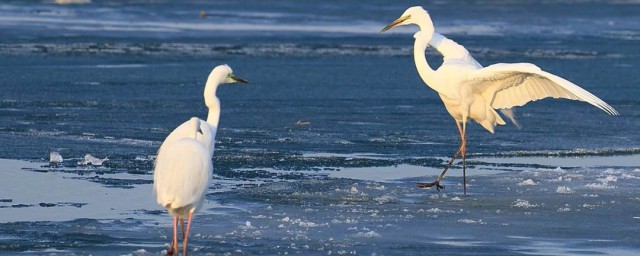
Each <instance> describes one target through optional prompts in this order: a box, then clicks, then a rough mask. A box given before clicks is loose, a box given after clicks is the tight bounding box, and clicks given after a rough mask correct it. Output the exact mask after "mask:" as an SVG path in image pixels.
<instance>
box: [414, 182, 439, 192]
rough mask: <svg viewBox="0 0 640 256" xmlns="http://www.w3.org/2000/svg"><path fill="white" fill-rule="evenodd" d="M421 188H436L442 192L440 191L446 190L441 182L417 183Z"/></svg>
mask: <svg viewBox="0 0 640 256" xmlns="http://www.w3.org/2000/svg"><path fill="white" fill-rule="evenodd" d="M416 185H418V187H420V188H430V187H433V186H436V189H437V190H438V191H440V189H444V186H442V185H440V181H438V180H436V181H434V182H418V183H416Z"/></svg>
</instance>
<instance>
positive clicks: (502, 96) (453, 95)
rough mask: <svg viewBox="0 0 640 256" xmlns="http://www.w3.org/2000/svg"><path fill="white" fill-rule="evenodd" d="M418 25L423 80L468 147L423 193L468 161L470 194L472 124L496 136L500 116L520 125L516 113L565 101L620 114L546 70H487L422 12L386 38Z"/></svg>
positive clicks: (413, 10)
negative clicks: (433, 59) (438, 58)
mask: <svg viewBox="0 0 640 256" xmlns="http://www.w3.org/2000/svg"><path fill="white" fill-rule="evenodd" d="M410 24H415V25H418V27H419V28H420V31H418V32H417V33H415V35H414V38H415V42H414V45H413V58H414V61H415V64H416V68H417V69H418V74H419V75H420V78H422V81H424V82H425V83H426V84H427V85H428V86H429V87H431V89H433V90H435V91H436V92H437V93H438V94H439V95H440V98H441V99H442V102H443V103H444V105H445V108H446V109H447V111H448V112H449V114H450V115H451V116H452V117H453V119H454V120H455V122H456V125H457V126H458V132H459V133H460V138H461V139H462V143H461V145H460V148H459V149H458V151H457V152H456V153H455V154H454V156H453V157H452V158H451V161H449V163H448V165H447V166H446V167H445V169H444V170H443V171H442V173H441V174H440V175H439V176H438V178H437V179H436V180H435V181H434V182H425V183H418V186H420V187H432V186H436V188H437V189H441V188H444V187H443V186H442V185H441V184H440V181H441V180H442V178H443V177H444V175H445V173H446V172H447V170H448V169H449V168H450V167H451V165H452V164H453V162H454V161H455V159H456V158H458V157H459V156H462V170H463V177H464V183H463V186H464V193H465V194H466V193H467V186H466V146H467V143H466V139H465V134H466V124H467V122H468V121H469V120H473V121H476V122H477V123H478V124H480V125H481V126H482V127H484V128H485V129H487V130H488V131H489V132H491V133H493V132H494V131H495V127H496V126H497V125H505V124H506V123H505V121H504V120H503V119H502V117H501V116H500V115H499V114H498V113H497V112H496V110H500V111H501V112H502V113H503V114H504V115H505V116H506V117H508V118H509V119H511V120H512V121H514V123H515V119H514V118H513V113H512V112H511V111H510V109H511V108H513V107H517V106H522V105H524V104H526V103H528V102H531V101H536V100H540V99H543V98H548V97H552V98H564V99H570V100H579V101H584V102H587V103H589V104H591V105H593V106H595V107H597V108H599V109H601V110H603V111H605V112H606V113H608V114H610V115H614V116H615V115H618V112H617V111H616V110H615V109H614V108H613V107H611V106H609V104H607V103H606V102H604V101H602V100H601V99H599V98H598V97H596V96H594V95H593V94H591V93H589V92H588V91H586V90H584V89H582V88H580V87H579V86H577V85H575V84H573V83H571V82H569V81H567V80H565V79H564V78H562V77H559V76H556V75H554V74H551V73H548V72H545V71H543V70H541V69H540V68H539V67H537V66H536V65H533V64H530V63H509V64H507V63H499V64H494V65H491V66H488V67H484V68H483V67H482V66H481V65H480V64H479V63H478V62H477V61H476V60H475V59H473V57H471V55H470V54H469V51H467V49H465V48H464V47H463V46H461V45H459V44H457V43H456V42H454V41H452V40H450V39H448V38H446V37H444V36H443V35H441V34H438V33H435V29H434V26H433V22H432V21H431V17H430V16H429V13H428V12H427V11H426V10H424V9H423V8H422V7H420V6H414V7H410V8H408V9H407V10H406V11H405V12H404V13H403V14H402V15H401V16H400V18H398V19H396V20H395V21H393V22H392V23H391V24H389V25H388V26H386V27H385V28H383V29H382V30H381V31H380V32H381V33H382V32H385V31H387V30H389V29H391V28H394V27H396V26H404V25H410ZM429 45H431V46H433V47H434V48H436V50H438V52H440V53H441V54H442V55H443V63H442V65H441V66H440V67H438V68H437V69H436V70H434V69H432V68H431V67H430V66H429V63H427V59H426V57H425V50H426V49H427V47H428V46H429Z"/></svg>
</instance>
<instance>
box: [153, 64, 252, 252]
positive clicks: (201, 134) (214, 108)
mask: <svg viewBox="0 0 640 256" xmlns="http://www.w3.org/2000/svg"><path fill="white" fill-rule="evenodd" d="M235 82H240V83H248V82H247V81H246V80H244V79H242V78H239V77H237V76H235V75H234V74H233V71H232V70H231V68H230V67H229V66H227V65H220V66H217V67H215V68H214V69H213V70H212V71H211V73H210V74H209V77H208V79H207V83H206V85H205V88H204V102H205V105H206V106H207V107H208V108H209V114H208V116H207V121H204V120H201V119H199V118H196V117H193V118H192V119H190V120H188V121H186V122H184V123H182V124H181V125H180V126H178V127H177V128H176V129H174V130H173V131H172V132H171V133H170V134H169V136H167V138H166V139H165V140H164V141H163V142H162V145H161V146H160V149H159V150H158V157H157V159H156V167H155V169H156V170H155V172H154V191H156V195H157V199H158V203H159V204H160V205H162V206H163V207H166V208H167V209H169V208H168V207H167V203H170V202H168V201H161V198H160V196H159V194H158V191H159V190H158V189H160V190H162V191H165V190H166V193H169V194H170V193H175V191H174V190H171V189H170V188H167V189H165V188H163V187H162V186H159V185H157V184H156V182H155V181H156V180H157V179H156V177H159V176H158V168H170V167H162V166H160V164H161V163H165V165H166V162H167V161H176V162H177V163H179V162H180V161H183V160H174V158H176V157H178V156H180V155H178V156H176V154H178V153H179V152H174V151H176V150H175V149H174V148H175V146H174V144H176V143H177V142H180V141H182V140H183V139H190V140H193V139H195V140H197V141H198V142H199V143H200V144H201V145H203V146H204V148H205V149H206V152H207V154H206V155H207V157H208V158H207V163H208V165H210V166H211V167H210V168H209V169H208V171H207V173H208V175H209V176H207V177H206V180H202V181H200V182H204V184H205V185H203V186H204V187H200V186H201V185H200V183H197V182H198V181H196V180H194V179H193V178H188V177H187V178H183V179H184V183H182V184H181V185H179V186H180V187H182V188H183V189H196V188H197V189H204V191H206V188H207V186H206V184H208V183H209V180H210V179H211V173H212V172H213V164H212V163H211V158H212V157H213V151H214V146H215V138H216V132H217V129H218V123H219V121H220V100H219V99H218V97H217V96H216V91H217V89H218V86H219V85H220V84H223V83H235ZM194 119H195V121H197V123H194V122H195V121H194ZM194 125H195V127H196V128H197V131H198V134H196V135H197V136H194ZM181 156H182V157H188V156H189V155H188V154H186V155H181ZM165 158H168V159H169V160H166V159H165ZM185 159H189V158H185ZM161 160H162V162H161ZM192 161H196V160H192ZM165 172H167V173H170V172H169V171H165ZM165 175H167V177H169V178H171V177H172V176H171V175H176V176H178V175H181V173H180V172H178V173H175V171H174V173H173V174H165ZM203 193H204V192H203ZM194 195H195V194H194ZM192 199H198V198H192ZM203 199H204V195H202V196H201V198H199V199H198V200H200V202H199V204H200V205H201V204H202V201H201V200H203ZM174 208H176V207H174ZM197 208H199V206H198V207H195V208H193V211H192V212H194V211H195V210H197ZM171 211H172V210H169V212H171ZM192 212H189V216H188V217H189V220H190V219H191V213H192ZM172 215H174V216H176V215H175V214H173V213H172ZM184 215H185V214H181V215H180V216H181V217H180V220H181V224H182V232H183V239H184V245H185V246H184V251H185V255H186V241H187V236H185V235H184V234H185V231H184V217H185V216H184ZM177 221H178V218H177V217H174V240H173V242H172V245H171V250H170V254H172V253H173V249H174V247H175V248H177V238H176V236H175V233H176V226H177ZM189 225H190V221H189V224H187V231H186V233H187V234H188V233H189V231H188V230H189ZM176 250H177V249H176ZM176 253H177V251H176Z"/></svg>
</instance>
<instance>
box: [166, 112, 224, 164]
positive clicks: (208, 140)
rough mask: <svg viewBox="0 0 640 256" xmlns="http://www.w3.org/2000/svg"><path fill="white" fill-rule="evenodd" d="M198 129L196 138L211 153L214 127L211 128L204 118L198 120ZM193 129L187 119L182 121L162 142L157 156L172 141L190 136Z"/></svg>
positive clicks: (214, 133) (214, 134)
mask: <svg viewBox="0 0 640 256" xmlns="http://www.w3.org/2000/svg"><path fill="white" fill-rule="evenodd" d="M200 130H201V131H202V134H197V136H196V139H197V140H198V141H200V142H201V143H202V144H204V146H205V147H206V148H207V149H209V151H210V152H211V155H213V146H214V144H215V137H216V129H214V128H212V127H211V125H210V124H209V123H207V122H206V121H204V120H200ZM192 137H193V129H192V128H191V127H189V120H187V121H185V122H184V123H182V124H181V125H180V126H178V127H177V128H176V129H174V130H173V131H172V132H171V133H170V134H169V136H167V138H166V139H164V141H163V142H162V145H161V146H160V149H159V150H158V156H160V155H161V152H162V151H163V150H165V148H166V147H167V146H169V145H171V144H173V143H174V142H176V141H178V140H180V139H183V138H192Z"/></svg>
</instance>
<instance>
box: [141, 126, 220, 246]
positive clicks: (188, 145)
mask: <svg viewBox="0 0 640 256" xmlns="http://www.w3.org/2000/svg"><path fill="white" fill-rule="evenodd" d="M181 127H183V128H182V129H184V132H185V133H188V135H187V136H185V137H184V138H180V139H177V140H176V141H170V143H169V144H164V143H163V145H162V146H163V148H164V149H163V150H162V151H161V152H160V153H159V154H158V157H157V158H156V163H155V169H154V172H153V191H154V193H155V194H156V200H157V202H158V204H160V205H161V206H162V207H164V208H166V209H167V211H168V212H169V213H170V214H171V215H172V216H173V240H172V242H171V248H170V249H169V251H168V254H169V255H172V254H173V253H177V252H178V235H177V228H178V220H180V221H181V222H182V235H183V251H184V253H183V254H184V255H187V239H188V237H189V230H190V229H191V218H192V217H193V214H195V213H196V212H197V211H198V210H199V209H200V208H201V207H202V204H203V202H204V198H205V195H206V192H207V188H208V187H209V181H210V180H211V173H212V172H213V164H212V162H211V155H210V152H209V149H208V148H207V147H206V146H205V145H204V144H203V143H202V142H201V141H202V136H203V133H202V130H201V129H200V127H201V121H200V119H198V118H197V117H192V118H191V119H189V120H188V121H187V122H185V123H184V124H182V125H181ZM185 217H186V218H188V224H187V230H186V231H185V230H184V218H185Z"/></svg>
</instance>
